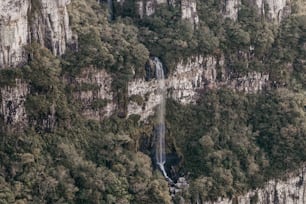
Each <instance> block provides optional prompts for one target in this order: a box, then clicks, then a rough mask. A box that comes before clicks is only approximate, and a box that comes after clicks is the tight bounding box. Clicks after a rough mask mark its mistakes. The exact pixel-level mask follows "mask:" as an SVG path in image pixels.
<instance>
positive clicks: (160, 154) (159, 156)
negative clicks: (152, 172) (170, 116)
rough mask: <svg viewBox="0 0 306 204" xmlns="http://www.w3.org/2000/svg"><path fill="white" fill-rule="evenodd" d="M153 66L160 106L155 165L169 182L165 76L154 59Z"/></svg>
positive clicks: (159, 63)
mask: <svg viewBox="0 0 306 204" xmlns="http://www.w3.org/2000/svg"><path fill="white" fill-rule="evenodd" d="M154 64H155V73H156V74H155V76H156V79H157V80H158V91H159V95H160V104H159V106H158V112H157V119H158V125H157V126H156V149H155V150H156V153H155V156H156V164H157V165H158V167H159V168H160V170H161V171H162V173H163V175H164V176H165V178H166V179H167V180H169V181H171V179H170V178H169V177H168V175H167V172H166V170H165V163H166V151H165V110H166V104H165V94H166V90H165V76H164V69H163V65H162V63H161V61H160V60H159V59H158V58H157V57H155V58H154Z"/></svg>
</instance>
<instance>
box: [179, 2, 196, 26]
mask: <svg viewBox="0 0 306 204" xmlns="http://www.w3.org/2000/svg"><path fill="white" fill-rule="evenodd" d="M181 11H182V19H187V20H189V21H190V22H191V23H192V24H193V25H195V26H196V25H198V23H199V16H198V13H197V2H196V1H195V0H181Z"/></svg>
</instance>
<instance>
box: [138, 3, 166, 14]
mask: <svg viewBox="0 0 306 204" xmlns="http://www.w3.org/2000/svg"><path fill="white" fill-rule="evenodd" d="M163 3H167V0H140V1H137V2H136V4H137V7H138V14H139V16H140V17H141V18H142V17H144V16H151V15H153V14H154V13H155V8H156V6H157V5H158V4H163Z"/></svg>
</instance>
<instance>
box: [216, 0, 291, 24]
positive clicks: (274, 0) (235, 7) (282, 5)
mask: <svg viewBox="0 0 306 204" xmlns="http://www.w3.org/2000/svg"><path fill="white" fill-rule="evenodd" d="M250 3H251V4H253V5H256V6H257V7H258V11H259V15H262V16H267V17H268V19H269V20H271V21H275V22H277V23H279V22H280V21H281V20H282V19H283V18H284V17H286V16H288V15H289V14H290V13H291V7H290V0H250ZM240 5H241V0H224V4H223V11H222V13H223V16H224V17H225V18H230V19H232V20H234V21H235V20H237V18H238V11H239V7H240Z"/></svg>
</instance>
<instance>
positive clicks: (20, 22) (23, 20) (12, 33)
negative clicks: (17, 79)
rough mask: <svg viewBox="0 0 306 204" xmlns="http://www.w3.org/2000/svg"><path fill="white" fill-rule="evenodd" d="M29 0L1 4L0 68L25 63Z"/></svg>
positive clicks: (2, 2) (7, 1)
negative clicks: (24, 47) (24, 49)
mask: <svg viewBox="0 0 306 204" xmlns="http://www.w3.org/2000/svg"><path fill="white" fill-rule="evenodd" d="M29 6H30V3H29V1H28V0H18V1H15V3H12V1H10V0H4V1H1V2H0V13H1V15H0V68H1V67H3V66H17V65H18V64H20V63H22V62H24V61H25V55H24V51H23V46H25V45H26V44H27V39H28V9H29Z"/></svg>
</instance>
